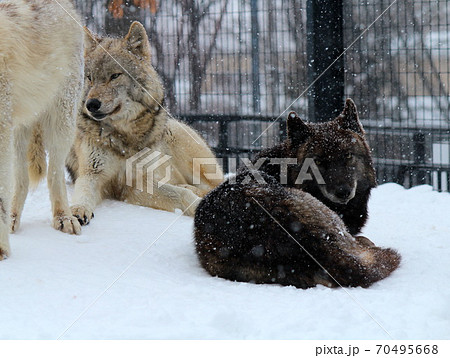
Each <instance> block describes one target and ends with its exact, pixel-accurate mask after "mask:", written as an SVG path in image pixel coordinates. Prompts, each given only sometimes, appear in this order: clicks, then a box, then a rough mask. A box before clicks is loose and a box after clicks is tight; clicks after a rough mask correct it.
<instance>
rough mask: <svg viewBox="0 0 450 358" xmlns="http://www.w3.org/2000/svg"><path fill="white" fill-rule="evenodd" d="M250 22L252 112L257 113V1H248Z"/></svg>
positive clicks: (258, 108)
mask: <svg viewBox="0 0 450 358" xmlns="http://www.w3.org/2000/svg"><path fill="white" fill-rule="evenodd" d="M250 7H251V22H252V89H253V112H254V113H255V114H256V113H259V112H260V111H261V106H260V96H261V94H260V81H259V22H258V0H251V1H250Z"/></svg>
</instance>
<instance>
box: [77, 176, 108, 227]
mask: <svg viewBox="0 0 450 358" xmlns="http://www.w3.org/2000/svg"><path fill="white" fill-rule="evenodd" d="M80 171H81V172H85V171H86V170H85V169H84V168H83V167H81V168H80ZM102 179H103V178H102V176H101V175H97V176H96V175H95V174H94V173H91V174H82V175H80V176H79V177H78V178H77V180H76V182H75V192H74V194H73V200H72V202H73V205H72V206H71V210H72V215H74V216H75V217H76V218H77V219H78V221H79V222H80V224H81V225H87V224H89V222H90V221H91V219H92V218H93V217H94V210H95V208H96V207H97V205H99V204H100V203H101V201H102V191H101V183H100V181H101V180H102Z"/></svg>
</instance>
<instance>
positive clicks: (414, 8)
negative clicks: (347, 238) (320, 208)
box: [75, 0, 450, 191]
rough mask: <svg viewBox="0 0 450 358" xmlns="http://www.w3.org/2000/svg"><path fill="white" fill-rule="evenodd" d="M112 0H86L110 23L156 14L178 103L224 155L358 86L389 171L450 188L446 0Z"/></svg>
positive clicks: (157, 36)
mask: <svg viewBox="0 0 450 358" xmlns="http://www.w3.org/2000/svg"><path fill="white" fill-rule="evenodd" d="M107 1H111V0H99V1H96V0H91V1H89V0H88V1H85V0H83V1H81V0H76V1H75V2H76V3H77V4H78V6H79V8H80V9H81V11H82V12H83V13H84V14H85V16H86V22H87V24H88V26H89V27H91V28H93V29H94V30H96V31H97V32H100V33H102V32H103V33H104V32H106V33H109V34H111V33H112V34H123V33H124V32H125V31H126V29H127V27H128V25H129V23H130V21H132V20H139V21H141V22H143V23H144V24H145V26H146V28H147V29H148V34H149V37H150V42H151V44H152V47H153V64H154V65H155V67H156V68H157V70H158V72H159V74H160V75H161V78H162V79H163V82H164V85H165V87H166V103H167V105H168V106H169V108H170V110H171V111H172V113H173V114H174V115H176V116H179V117H180V118H182V119H184V120H186V121H188V122H189V123H191V124H192V125H193V126H194V127H196V128H197V129H198V130H199V131H200V132H201V133H202V134H203V136H204V137H205V138H206V139H207V140H208V142H209V143H210V145H211V146H212V147H213V148H214V149H215V150H216V152H217V154H218V155H219V156H222V157H229V156H233V157H239V156H250V155H252V154H253V153H255V152H257V151H259V150H260V149H261V148H262V147H266V146H271V145H273V144H275V143H277V142H279V141H280V140H281V139H282V138H283V137H284V136H285V117H286V112H287V111H290V110H295V111H297V113H299V114H300V116H301V117H303V118H304V119H307V120H311V121H321V120H327V119H330V118H332V117H333V115H334V114H336V112H337V111H339V110H340V109H341V107H342V105H343V100H344V98H345V97H351V98H353V99H354V101H355V102H356V104H357V106H358V109H359V112H360V117H361V120H362V122H363V124H364V127H365V129H366V131H367V133H368V139H369V142H370V146H371V148H372V151H373V156H374V159H375V165H376V167H377V172H378V179H379V182H386V181H394V182H397V183H400V184H403V185H405V186H406V187H410V186H413V185H418V184H423V183H427V184H432V185H433V186H434V187H435V188H436V189H438V190H445V191H448V190H449V188H450V158H449V157H450V119H449V110H450V108H449V107H450V106H449V104H450V97H449V85H450V4H449V3H448V2H447V1H446V0H444V1H438V0H422V1H417V0H397V1H394V0H364V1H361V0H343V1H342V0H335V1H324V0H283V1H282V0H276V1H264V0H203V1H198V0H159V1H158V0H156V2H155V3H156V8H154V11H153V12H152V11H149V10H148V9H139V8H137V7H136V6H135V5H134V2H133V1H130V2H127V1H123V7H124V11H125V16H124V17H123V18H122V19H114V18H113V17H112V16H111V14H109V13H108V12H107V11H106V10H105V9H106V7H107ZM341 54H342V56H340V55H341ZM327 68H328V70H327V71H326V72H324V70H325V69H327ZM280 116H281V117H280ZM278 117H280V118H279V119H278V120H277V121H276V123H275V124H273V123H272V122H273V121H274V120H276V119H277V118H278ZM261 134H262V135H261ZM225 163H226V161H225Z"/></svg>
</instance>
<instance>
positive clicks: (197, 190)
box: [175, 184, 208, 198]
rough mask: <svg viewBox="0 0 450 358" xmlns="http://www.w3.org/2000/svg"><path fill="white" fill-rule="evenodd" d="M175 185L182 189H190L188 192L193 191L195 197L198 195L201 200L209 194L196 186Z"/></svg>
mask: <svg viewBox="0 0 450 358" xmlns="http://www.w3.org/2000/svg"><path fill="white" fill-rule="evenodd" d="M175 185H176V186H178V187H180V188H185V189H188V190H190V191H192V192H193V193H194V194H195V195H197V196H199V197H201V198H203V197H204V196H205V195H206V194H207V193H208V191H206V190H202V189H200V188H198V187H196V186H193V185H191V184H175Z"/></svg>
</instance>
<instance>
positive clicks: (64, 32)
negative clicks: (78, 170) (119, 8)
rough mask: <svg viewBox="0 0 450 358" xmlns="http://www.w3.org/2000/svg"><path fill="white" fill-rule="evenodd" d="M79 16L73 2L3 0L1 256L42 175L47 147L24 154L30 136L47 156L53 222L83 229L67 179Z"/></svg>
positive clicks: (78, 79) (77, 86) (77, 81)
mask: <svg viewBox="0 0 450 358" xmlns="http://www.w3.org/2000/svg"><path fill="white" fill-rule="evenodd" d="M74 19H78V16H77V15H76V12H75V9H74V7H73V5H72V3H71V2H70V1H69V0H58V1H57V2H56V1H53V0H0V260H1V259H3V258H5V257H6V256H8V255H9V253H10V246H9V241H8V232H9V231H10V230H11V231H15V230H17V228H18V226H19V221H20V216H21V213H22V209H23V205H24V202H25V198H26V196H27V192H28V185H29V180H30V179H31V181H32V182H36V181H38V180H39V179H40V178H41V177H43V176H44V175H45V169H46V158H45V151H43V150H41V151H38V152H34V153H32V155H30V156H29V158H27V149H28V146H29V143H30V140H31V138H33V141H39V142H40V141H42V143H39V145H36V147H37V148H39V147H41V145H40V144H42V145H44V147H45V148H46V149H47V151H48V154H49V161H48V163H49V164H48V166H49V167H48V176H47V178H48V187H49V191H50V199H51V203H52V210H53V226H54V227H55V228H56V229H58V230H61V231H63V232H66V233H71V234H78V233H79V232H80V230H81V227H80V224H79V223H78V220H77V219H76V218H74V217H73V216H72V214H71V211H70V208H69V204H68V200H67V193H66V186H65V180H64V160H65V158H66V156H67V153H68V152H69V149H70V146H71V144H72V141H73V137H74V133H75V122H76V113H77V108H78V105H79V102H80V97H81V86H82V79H83V77H84V74H83V31H82V29H81V28H80V26H79V25H78V24H77V22H76V21H74ZM33 129H36V133H38V135H35V136H33V137H32V133H33ZM41 133H42V135H41ZM34 144H37V143H34ZM33 146H34V145H33ZM27 163H29V168H28V169H29V171H30V178H29V176H28V173H27Z"/></svg>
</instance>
